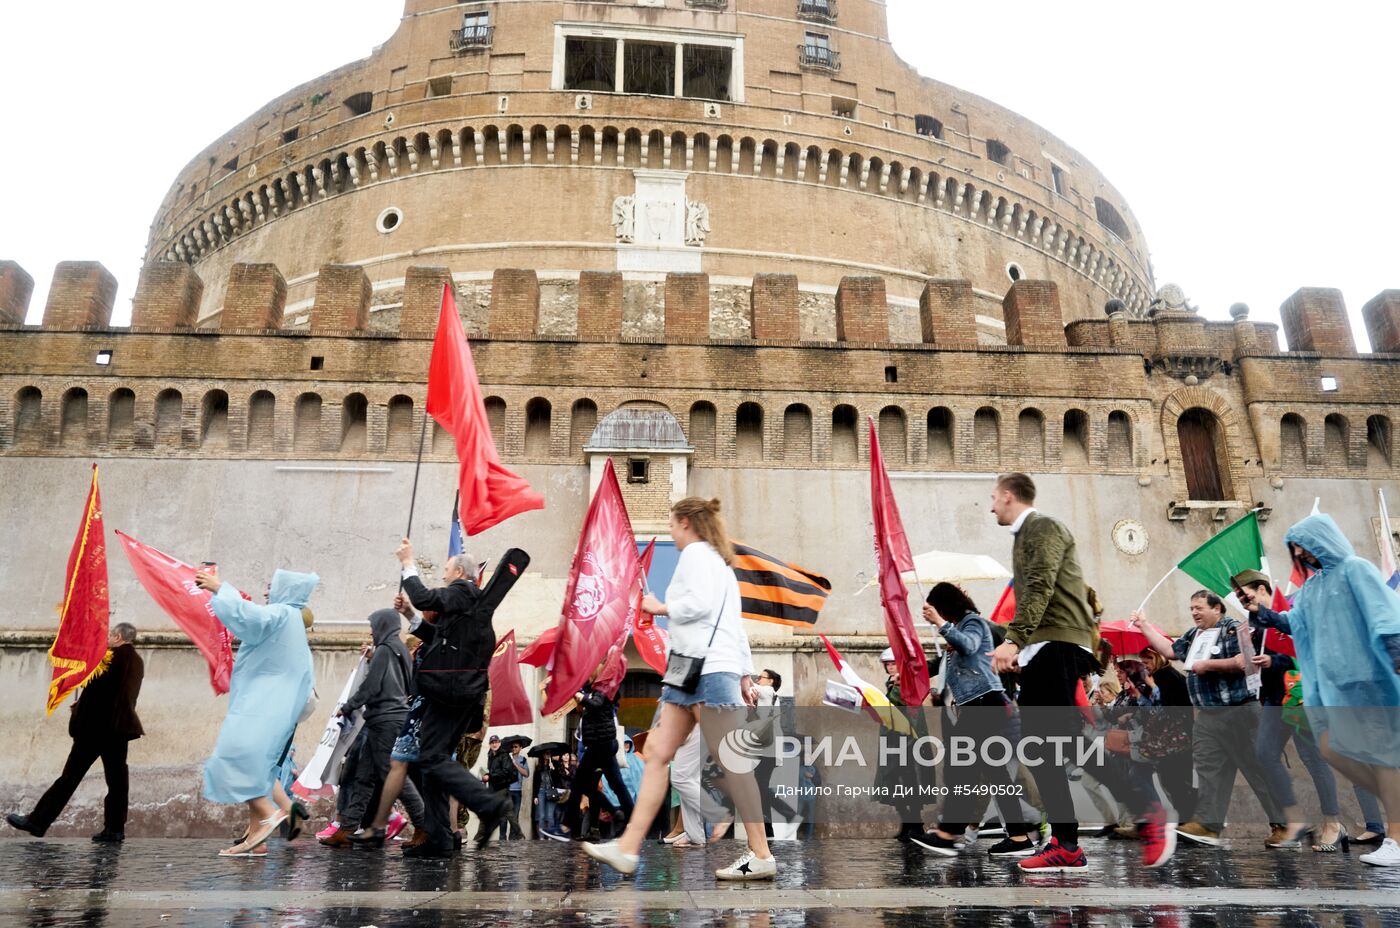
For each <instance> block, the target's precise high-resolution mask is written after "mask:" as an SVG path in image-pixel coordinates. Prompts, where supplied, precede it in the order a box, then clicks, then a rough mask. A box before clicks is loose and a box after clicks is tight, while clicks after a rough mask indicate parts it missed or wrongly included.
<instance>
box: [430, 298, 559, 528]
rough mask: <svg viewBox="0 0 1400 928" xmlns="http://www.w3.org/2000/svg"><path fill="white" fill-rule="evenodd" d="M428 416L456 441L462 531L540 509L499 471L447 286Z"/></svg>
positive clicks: (524, 487) (523, 486) (528, 492)
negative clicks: (459, 468)
mask: <svg viewBox="0 0 1400 928" xmlns="http://www.w3.org/2000/svg"><path fill="white" fill-rule="evenodd" d="M428 414H429V415H431V416H432V417H433V418H434V419H436V420H437V421H438V423H439V424H441V425H442V427H443V428H444V429H446V430H447V431H448V432H449V433H450V434H451V435H452V437H453V439H455V441H456V445H457V461H458V462H459V464H460V465H461V471H460V474H459V476H458V483H459V485H460V486H459V490H458V492H459V494H460V506H459V509H460V514H461V517H462V529H463V531H465V532H466V533H467V534H468V535H476V534H478V533H480V532H484V531H486V530H487V529H488V528H490V527H491V526H493V525H496V524H498V523H500V522H504V521H505V520H506V519H509V518H510V517H511V516H513V515H518V514H520V513H522V512H526V511H528V510H530V509H543V508H544V497H542V496H540V494H538V493H536V492H535V491H534V490H532V489H530V484H528V483H526V482H525V479H524V478H523V477H518V476H516V475H515V474H513V473H511V472H510V471H508V470H506V469H505V468H504V467H502V466H501V461H500V457H499V456H498V455H497V454H496V443H495V442H494V441H492V439H491V426H490V425H489V424H488V423H487V421H486V404H485V403H484V402H483V400H482V398H481V383H480V382H479V381H478V380H477V378H476V365H475V364H474V363H473V362H472V350H471V346H470V345H468V344H467V335H466V333H465V332H463V331H462V320H461V318H460V317H459V316H458V315H457V300H456V298H455V297H454V296H453V295H452V287H451V286H450V285H448V284H444V285H443V288H442V313H441V315H440V316H439V317H438V328H437V337H436V338H435V339H434V341H433V356H432V360H431V361H430V362H429V364H428Z"/></svg>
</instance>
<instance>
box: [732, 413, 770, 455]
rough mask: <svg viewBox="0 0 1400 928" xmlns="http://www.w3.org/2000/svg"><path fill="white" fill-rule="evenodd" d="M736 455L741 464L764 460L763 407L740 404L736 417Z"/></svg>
mask: <svg viewBox="0 0 1400 928" xmlns="http://www.w3.org/2000/svg"><path fill="white" fill-rule="evenodd" d="M734 453H735V455H736V457H737V458H738V460H739V461H740V462H741V463H745V462H750V463H751V462H755V461H761V460H763V407H762V406H760V405H758V404H757V403H740V404H739V410H738V412H736V413H735V415H734Z"/></svg>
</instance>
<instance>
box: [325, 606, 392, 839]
mask: <svg viewBox="0 0 1400 928" xmlns="http://www.w3.org/2000/svg"><path fill="white" fill-rule="evenodd" d="M369 625H370V631H371V633H372V634H373V636H374V653H373V655H372V656H371V657H370V660H369V667H368V669H367V670H366V671H365V678H364V680H362V681H361V682H360V685H359V686H358V687H357V688H356V689H355V692H354V693H352V694H351V695H350V699H349V700H348V701H347V702H346V703H345V704H344V705H342V706H341V707H340V708H339V710H338V713H339V714H340V715H343V716H351V715H354V713H355V712H356V711H358V710H359V709H361V708H363V709H364V710H365V727H364V731H363V732H362V733H361V735H360V737H359V740H358V741H357V742H356V748H357V752H358V756H357V758H356V761H355V775H354V778H353V779H352V780H351V781H350V782H349V783H347V784H345V785H344V786H342V787H341V788H342V789H346V790H348V796H347V798H346V801H345V805H344V806H343V807H342V808H341V810H340V827H339V828H338V829H336V830H335V832H334V833H332V834H330V835H327V836H326V837H324V838H322V839H321V843H322V844H324V845H326V846H327V847H349V846H350V845H351V844H352V843H353V842H352V841H351V840H350V839H351V836H352V835H353V834H354V833H355V829H356V827H358V826H359V825H360V824H361V823H362V821H363V820H364V818H365V813H366V812H367V811H368V810H369V809H370V807H371V801H373V800H375V798H376V796H377V795H378V793H379V789H380V787H381V786H383V784H384V777H385V776H387V775H388V773H389V752H390V751H392V750H393V748H394V740H395V739H396V738H398V736H399V730H400V729H402V728H403V721H404V719H405V718H407V717H408V690H409V686H410V684H409V679H410V674H411V672H412V666H413V665H412V662H411V661H410V660H409V657H408V649H407V648H406V647H404V644H403V641H402V640H401V639H400V638H399V634H400V631H401V628H402V626H401V624H400V621H399V614H398V613H397V612H395V611H394V610H393V609H376V610H375V611H374V612H372V613H370V616H369ZM374 805H375V806H376V807H377V806H378V802H377V801H376V802H374Z"/></svg>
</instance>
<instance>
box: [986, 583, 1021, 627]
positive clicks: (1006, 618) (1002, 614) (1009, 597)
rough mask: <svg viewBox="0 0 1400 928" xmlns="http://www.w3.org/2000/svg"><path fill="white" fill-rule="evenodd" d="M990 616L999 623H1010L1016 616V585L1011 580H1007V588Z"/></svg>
mask: <svg viewBox="0 0 1400 928" xmlns="http://www.w3.org/2000/svg"><path fill="white" fill-rule="evenodd" d="M988 618H990V619H991V620H992V621H993V622H995V623H997V624H998V625H1010V624H1011V620H1012V619H1014V618H1016V587H1015V585H1014V584H1013V583H1012V582H1011V581H1009V580H1008V581H1007V583H1006V589H1004V590H1002V591H1001V596H1000V597H998V598H997V604H996V605H995V606H993V607H992V614H991V615H990V616H988Z"/></svg>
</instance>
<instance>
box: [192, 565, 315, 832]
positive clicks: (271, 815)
mask: <svg viewBox="0 0 1400 928" xmlns="http://www.w3.org/2000/svg"><path fill="white" fill-rule="evenodd" d="M195 579H196V582H198V583H199V585H200V586H201V587H203V588H204V589H206V590H208V591H209V592H211V593H213V594H214V599H213V608H214V615H215V616H217V617H218V619H219V621H220V622H222V623H223V624H224V626H225V627H226V628H227V629H228V630H229V631H230V632H231V633H232V634H233V635H234V636H235V637H236V638H237V639H238V641H239V646H238V653H237V656H236V657H235V658H234V662H233V676H232V679H231V681H230V684H229V694H228V697H229V705H228V715H227V716H226V717H225V718H224V724H223V727H222V728H220V729H219V739H218V742H217V743H216V744H215V746H214V754H213V756H211V757H210V758H209V760H208V761H207V762H206V763H205V765H204V796H205V798H207V799H209V800H211V801H213V802H221V803H229V804H233V803H246V804H247V806H248V832H247V834H246V835H245V836H244V838H243V840H242V841H240V842H239V843H237V844H235V845H234V846H233V847H230V848H227V849H225V850H223V851H220V852H219V853H220V856H224V857H248V856H258V855H259V854H263V853H266V849H265V848H264V847H263V845H264V844H265V843H266V841H267V839H268V838H269V837H271V836H272V833H273V832H274V831H276V830H277V828H278V826H279V825H281V824H282V823H283V822H284V821H285V820H286V819H287V815H288V811H287V808H286V805H289V804H286V805H284V803H285V798H284V796H278V797H277V798H278V800H281V801H279V802H274V800H273V798H272V797H273V796H274V795H275V793H274V791H275V789H276V786H277V783H278V777H279V774H280V768H281V767H282V761H283V758H284V757H285V756H286V753H287V749H288V747H289V746H290V744H291V740H292V734H293V732H294V731H295V730H296V726H297V721H298V719H299V718H300V717H301V715H302V710H303V709H304V708H305V706H306V704H307V698H308V697H309V696H310V695H311V688H312V684H313V672H312V664H311V648H310V646H309V645H308V644H307V641H306V629H307V626H308V625H309V624H310V623H309V621H307V620H306V619H304V615H306V616H309V615H310V612H309V610H307V611H305V613H304V607H305V606H306V603H307V600H308V599H310V597H311V591H312V590H314V589H315V588H316V584H318V583H319V582H320V577H318V576H317V575H316V574H300V573H293V572H291V571H287V570H279V571H277V572H276V573H274V574H273V575H272V583H271V585H270V586H269V587H268V593H267V605H266V606H260V605H257V604H256V603H253V602H250V601H248V600H246V599H244V598H243V596H242V594H241V593H239V591H238V590H236V589H235V588H234V587H233V585H232V584H229V583H223V582H221V581H220V580H219V577H218V574H217V573H215V572H212V571H201V572H200V573H198V574H197V575H196V578H195Z"/></svg>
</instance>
